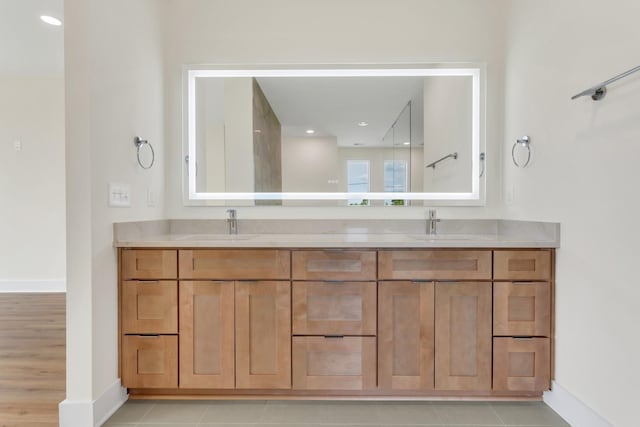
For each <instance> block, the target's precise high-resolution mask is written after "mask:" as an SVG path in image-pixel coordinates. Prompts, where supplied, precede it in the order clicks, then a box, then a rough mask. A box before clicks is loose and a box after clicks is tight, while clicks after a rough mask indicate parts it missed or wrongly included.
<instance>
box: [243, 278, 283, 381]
mask: <svg viewBox="0 0 640 427" xmlns="http://www.w3.org/2000/svg"><path fill="white" fill-rule="evenodd" d="M236 388H258V389H284V388H291V283H290V282H280V281H278V282H272V281H255V282H236Z"/></svg>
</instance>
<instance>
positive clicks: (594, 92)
mask: <svg viewBox="0 0 640 427" xmlns="http://www.w3.org/2000/svg"><path fill="white" fill-rule="evenodd" d="M637 71H640V65H639V66H637V67H635V68H632V69H630V70H628V71H625V72H624V73H622V74H618V75H617V76H615V77H612V78H610V79H609V80H607V81H604V82H602V83H600V84H599V85H595V86H593V87H590V88H589V89H586V90H583V91H582V92H580V93H579V94H577V95H573V96H572V97H571V99H576V98H580V97H581V96H587V95H591V99H593V100H594V101H600V100H601V99H602V98H604V96H605V95H606V94H607V85H609V84H611V83H613V82H615V81H618V80H620V79H622V78H624V77H627V76H629V75H631V74H633V73H635V72H637Z"/></svg>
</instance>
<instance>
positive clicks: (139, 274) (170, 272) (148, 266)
mask: <svg viewBox="0 0 640 427" xmlns="http://www.w3.org/2000/svg"><path fill="white" fill-rule="evenodd" d="M177 270H178V253H177V251H174V250H162V249H124V250H123V251H122V279H123V280H130V279H175V278H177V277H178V274H177Z"/></svg>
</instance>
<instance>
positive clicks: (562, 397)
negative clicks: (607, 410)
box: [543, 381, 613, 427]
mask: <svg viewBox="0 0 640 427" xmlns="http://www.w3.org/2000/svg"><path fill="white" fill-rule="evenodd" d="M543 399H544V403H546V404H547V405H549V406H550V407H551V409H553V410H554V411H556V412H557V413H558V414H559V415H560V416H561V417H562V418H564V419H565V420H566V421H567V422H568V423H569V424H571V425H572V426H576V427H613V424H610V423H609V422H608V421H607V420H605V419H604V418H603V417H602V416H600V415H599V414H598V413H597V412H595V411H594V410H593V409H591V408H590V407H588V406H587V405H585V403H584V402H583V401H581V400H580V399H578V398H577V397H576V396H574V395H573V394H571V393H570V392H569V391H568V390H567V389H565V388H564V387H562V386H561V385H560V384H558V383H557V382H555V381H553V383H552V385H551V391H545V392H544V396H543Z"/></svg>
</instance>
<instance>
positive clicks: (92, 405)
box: [59, 380, 127, 427]
mask: <svg viewBox="0 0 640 427" xmlns="http://www.w3.org/2000/svg"><path fill="white" fill-rule="evenodd" d="M126 401H127V389H126V388H123V387H122V385H121V384H120V380H117V381H116V382H114V383H113V384H111V386H110V387H109V388H108V389H107V390H105V392H104V393H102V395H101V396H100V397H99V398H97V399H96V400H93V401H91V400H68V399H67V400H64V401H62V402H60V405H59V410H60V419H59V421H60V427H89V426H91V427H100V426H101V425H102V424H104V423H105V422H106V421H107V420H108V419H109V417H111V415H113V414H114V412H116V411H117V410H118V408H120V407H121V406H122V405H123V404H124V402H126Z"/></svg>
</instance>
